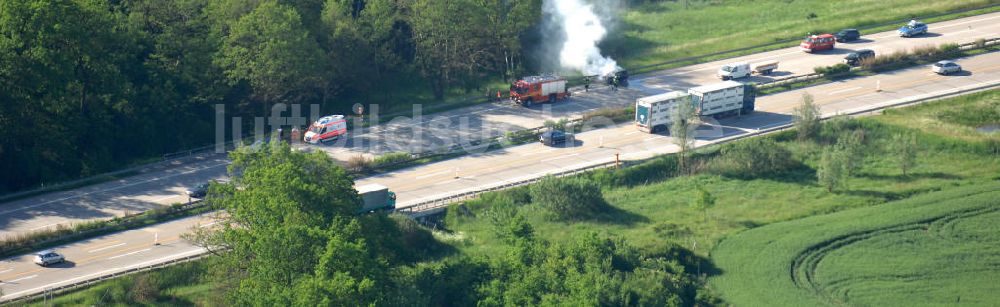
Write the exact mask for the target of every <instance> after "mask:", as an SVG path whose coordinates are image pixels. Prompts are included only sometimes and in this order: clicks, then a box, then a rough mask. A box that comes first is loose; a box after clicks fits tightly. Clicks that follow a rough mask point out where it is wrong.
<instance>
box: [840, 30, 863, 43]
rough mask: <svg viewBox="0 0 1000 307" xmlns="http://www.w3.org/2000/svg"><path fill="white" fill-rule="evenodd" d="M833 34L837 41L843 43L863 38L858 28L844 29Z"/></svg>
mask: <svg viewBox="0 0 1000 307" xmlns="http://www.w3.org/2000/svg"><path fill="white" fill-rule="evenodd" d="M833 36H834V37H835V38H836V39H837V42H839V43H843V42H850V41H855V40H858V39H859V38H861V32H858V29H843V30H840V32H837V33H836V34H834V35H833Z"/></svg>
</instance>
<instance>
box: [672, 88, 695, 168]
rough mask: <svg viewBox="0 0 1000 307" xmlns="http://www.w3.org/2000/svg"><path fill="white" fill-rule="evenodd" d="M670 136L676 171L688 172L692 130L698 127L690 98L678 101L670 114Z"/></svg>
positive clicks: (692, 140) (692, 142)
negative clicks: (673, 145)
mask: <svg viewBox="0 0 1000 307" xmlns="http://www.w3.org/2000/svg"><path fill="white" fill-rule="evenodd" d="M670 118H671V123H670V136H671V137H673V141H674V144H675V145H677V147H678V149H679V151H678V152H677V158H678V159H677V162H678V163H677V170H678V171H680V172H688V171H690V170H689V169H688V161H687V160H688V151H689V150H690V149H691V147H692V146H694V129H695V128H697V127H698V124H697V123H696V121H697V119H698V116H697V114H695V109H694V104H692V102H691V98H690V97H687V98H684V99H678V100H677V102H676V107H675V108H674V109H673V110H672V112H671V113H670Z"/></svg>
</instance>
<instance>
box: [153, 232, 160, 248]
mask: <svg viewBox="0 0 1000 307" xmlns="http://www.w3.org/2000/svg"><path fill="white" fill-rule="evenodd" d="M153 245H160V233H159V232H157V233H155V234H153Z"/></svg>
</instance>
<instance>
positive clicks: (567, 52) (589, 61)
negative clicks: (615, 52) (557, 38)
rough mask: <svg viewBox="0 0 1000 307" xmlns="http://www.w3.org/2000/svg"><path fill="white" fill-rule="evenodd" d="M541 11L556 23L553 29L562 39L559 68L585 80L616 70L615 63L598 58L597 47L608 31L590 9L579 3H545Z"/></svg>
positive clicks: (571, 0)
mask: <svg viewBox="0 0 1000 307" xmlns="http://www.w3.org/2000/svg"><path fill="white" fill-rule="evenodd" d="M543 11H544V12H545V13H546V14H548V15H549V16H552V17H553V18H554V19H556V20H554V22H555V24H556V28H557V29H559V30H561V31H562V32H563V34H564V35H565V41H563V45H562V49H560V51H559V63H560V65H561V66H562V67H563V68H566V69H573V70H577V71H580V72H581V73H583V74H584V75H588V76H589V75H598V76H604V75H606V74H608V73H611V72H613V71H615V70H616V69H619V68H620V67H619V66H618V63H617V62H615V60H613V59H611V58H610V57H605V56H603V55H601V49H600V48H598V47H597V44H598V43H599V42H600V41H601V40H602V39H604V36H605V35H607V32H608V31H607V29H606V28H605V27H604V25H602V24H601V19H600V18H599V17H598V16H597V14H595V13H594V7H593V5H590V4H585V3H583V0H546V1H545V4H544V6H543Z"/></svg>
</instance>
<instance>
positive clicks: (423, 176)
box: [413, 169, 455, 179]
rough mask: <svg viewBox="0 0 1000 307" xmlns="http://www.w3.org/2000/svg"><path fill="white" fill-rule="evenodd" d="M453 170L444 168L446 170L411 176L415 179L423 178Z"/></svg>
mask: <svg viewBox="0 0 1000 307" xmlns="http://www.w3.org/2000/svg"><path fill="white" fill-rule="evenodd" d="M454 171H455V170H450V169H446V170H443V171H440V172H433V173H430V174H427V175H420V176H417V177H413V178H415V179H424V178H427V177H434V176H437V175H442V174H446V173H449V172H454Z"/></svg>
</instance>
